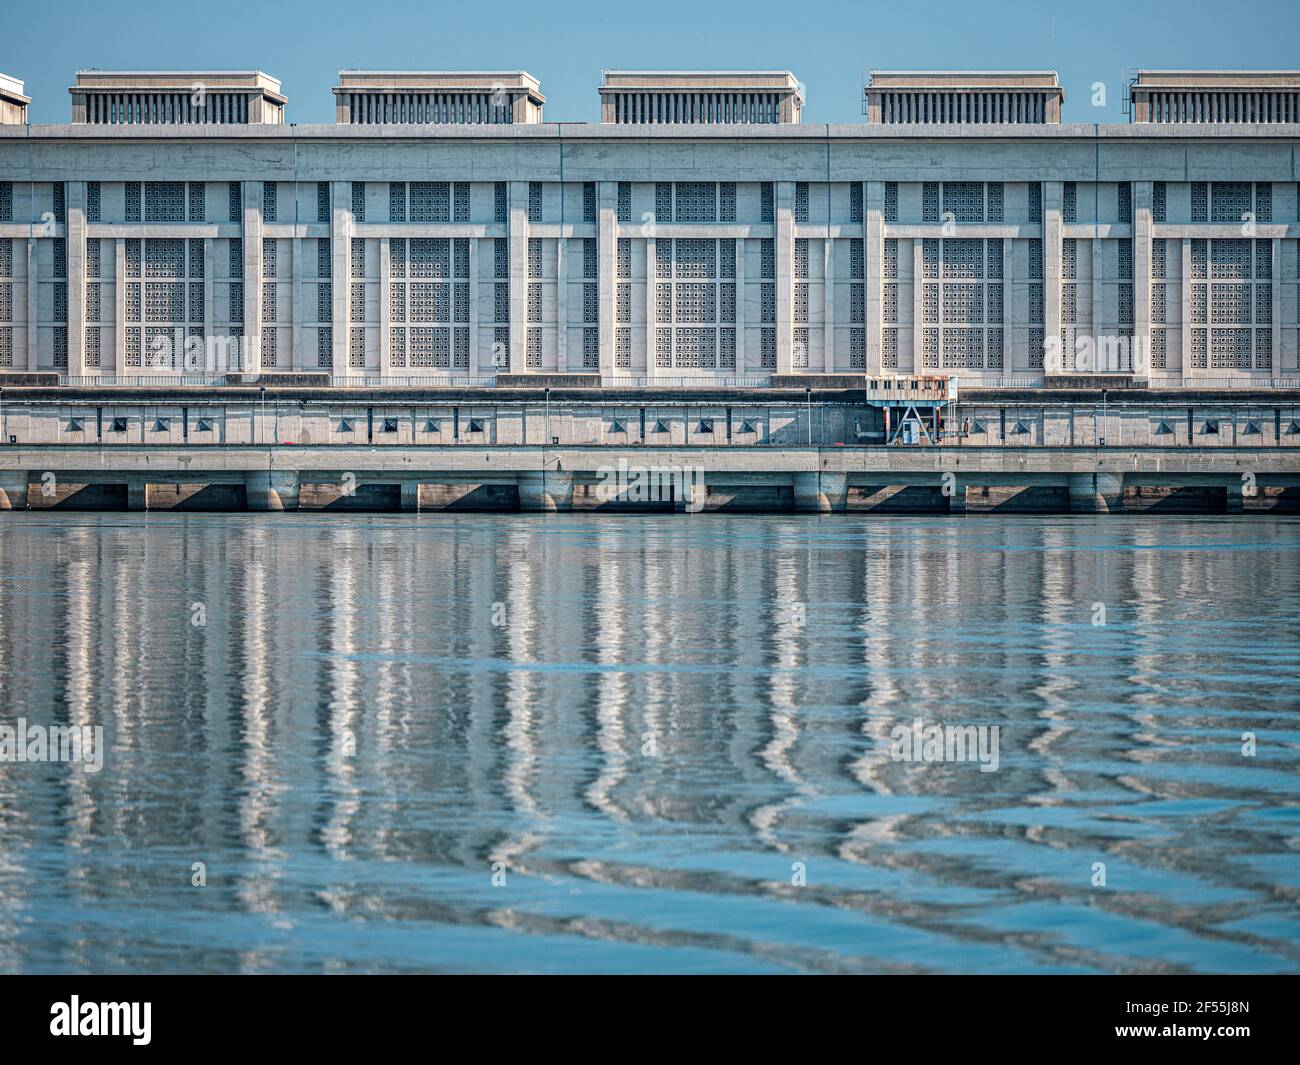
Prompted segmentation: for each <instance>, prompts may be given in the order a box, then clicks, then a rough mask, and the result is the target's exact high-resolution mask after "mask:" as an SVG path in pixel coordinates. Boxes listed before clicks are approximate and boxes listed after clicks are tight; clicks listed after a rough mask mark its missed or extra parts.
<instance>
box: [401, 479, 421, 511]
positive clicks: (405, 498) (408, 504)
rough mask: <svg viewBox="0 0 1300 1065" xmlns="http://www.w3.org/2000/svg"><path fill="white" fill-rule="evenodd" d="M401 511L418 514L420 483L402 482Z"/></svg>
mask: <svg viewBox="0 0 1300 1065" xmlns="http://www.w3.org/2000/svg"><path fill="white" fill-rule="evenodd" d="M402 510H403V511H411V512H412V513H418V512H419V510H420V482H419V481H403V482H402Z"/></svg>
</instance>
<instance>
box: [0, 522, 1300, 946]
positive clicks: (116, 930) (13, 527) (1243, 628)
mask: <svg viewBox="0 0 1300 1065" xmlns="http://www.w3.org/2000/svg"><path fill="white" fill-rule="evenodd" d="M195 622H200V624H195ZM1298 682H1300V521H1297V520H1295V519H1288V518H1267V517H1260V516H1249V517H1246V518H1229V517H1208V518H1189V519H1177V518H1151V517H1145V518H1123V517H1099V518H1095V519H1094V518H1090V517H1073V518H1070V517H1052V518H1025V517H1015V518H999V517H991V516H979V517H970V518H966V519H959V518H942V519H933V520H931V519H923V518H915V519H911V518H889V519H879V518H876V519H870V518H855V517H851V516H843V515H840V516H833V517H827V518H821V519H819V518H816V517H807V518H804V517H724V516H721V515H695V516H689V515H665V516H654V517H651V516H641V517H625V518H618V517H599V518H596V517H591V518H588V517H578V516H574V517H569V516H564V515H559V516H550V517H543V516H517V517H513V516H512V517H489V516H475V515H464V516H446V515H443V516H430V515H424V516H421V517H418V518H417V517H414V516H409V515H408V516H379V515H376V516H342V515H322V516H315V517H313V516H307V515H294V516H254V515H231V516H181V515H173V516H156V515H148V516H146V515H133V514H103V515H94V514H81V515H76V514H72V515H66V514H60V515H39V514H20V515H11V516H5V517H2V518H0V724H7V725H12V724H14V722H15V720H16V719H17V718H19V717H23V718H25V719H26V721H27V722H28V724H33V723H34V724H42V725H51V724H85V725H92V726H93V725H102V726H103V729H104V741H105V744H106V753H105V757H104V765H103V768H102V770H101V771H100V772H98V773H88V772H86V770H85V769H84V768H82V767H79V766H74V765H67V764H51V763H31V762H24V763H18V762H0V969H4V970H27V971H60V972H62V971H83V970H88V971H119V970H147V971H173V970H177V971H191V970H201V971H241V972H249V971H280V970H291V971H300V970H307V971H320V970H363V971H370V970H377V971H387V970H440V971H543V972H546V971H602V972H625V971H671V972H712V971H742V972H790V971H794V972H809V971H812V972H840V971H891V972H892V971H899V972H907V971H940V972H944V971H949V972H951V971H958V972H967V971H979V972H1117V971H1122V972H1134V971H1137V972H1145V971H1155V972H1177V971H1225V970H1226V971H1234V972H1279V971H1293V972H1294V971H1300V913H1298V912H1297V905H1298V903H1300V834H1298V833H1297V829H1298V828H1300V778H1298V777H1297V768H1298V766H1300V683H1298ZM918 718H919V719H920V720H921V721H922V722H923V724H926V725H929V724H963V725H965V724H976V725H986V726H994V725H996V726H998V728H999V734H998V735H999V745H1000V746H999V761H998V768H997V770H996V771H995V772H981V771H980V770H979V767H978V765H976V764H973V763H970V762H961V763H959V762H934V761H931V762H921V763H917V762H910V763H909V762H903V761H896V760H894V759H893V758H892V757H891V752H890V746H891V742H890V740H891V730H892V729H893V728H894V727H895V726H896V725H900V724H906V725H910V724H911V723H912V722H913V721H914V720H916V719H918ZM1243 733H1253V734H1254V736H1255V743H1256V745H1257V746H1256V753H1255V755H1254V756H1253V757H1251V756H1247V755H1244V754H1243V743H1244V741H1243ZM197 862H202V863H204V867H205V868H206V881H207V882H206V885H205V886H194V885H193V883H192V879H193V878H194V877H195V875H196V874H195V872H194V869H195V865H194V863H197ZM1096 863H1104V868H1105V884H1104V886H1101V885H1100V884H1095V883H1094V880H1096V879H1097V878H1098V875H1099V867H1098V866H1097V865H1096ZM494 871H495V876H494ZM494 880H495V881H496V882H494Z"/></svg>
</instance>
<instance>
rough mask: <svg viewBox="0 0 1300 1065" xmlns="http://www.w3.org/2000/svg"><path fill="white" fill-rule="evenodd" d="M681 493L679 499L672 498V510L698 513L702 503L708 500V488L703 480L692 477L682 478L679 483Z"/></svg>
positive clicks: (702, 507)
mask: <svg viewBox="0 0 1300 1065" xmlns="http://www.w3.org/2000/svg"><path fill="white" fill-rule="evenodd" d="M674 487H676V486H674ZM681 490H682V495H681V498H680V499H674V500H673V510H675V511H676V512H677V513H678V514H698V513H700V512H701V511H702V510H703V509H704V504H705V502H706V501H707V500H708V497H709V490H708V488H707V487H706V486H705V484H704V482H703V481H696V480H695V479H694V478H691V479H690V480H685V479H684V480H683V482H682V484H681Z"/></svg>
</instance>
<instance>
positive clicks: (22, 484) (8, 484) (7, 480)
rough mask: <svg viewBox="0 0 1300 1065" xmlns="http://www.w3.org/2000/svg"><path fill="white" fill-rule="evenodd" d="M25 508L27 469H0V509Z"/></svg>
mask: <svg viewBox="0 0 1300 1065" xmlns="http://www.w3.org/2000/svg"><path fill="white" fill-rule="evenodd" d="M26 509H27V471H26V470H0V510H26Z"/></svg>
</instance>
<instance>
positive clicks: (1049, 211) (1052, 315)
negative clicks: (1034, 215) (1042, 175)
mask: <svg viewBox="0 0 1300 1065" xmlns="http://www.w3.org/2000/svg"><path fill="white" fill-rule="evenodd" d="M1064 199H1065V183H1064V182H1061V181H1044V182H1043V343H1044V344H1045V345H1047V347H1046V349H1045V351H1044V353H1043V373H1044V374H1059V373H1060V372H1061V371H1062V370H1063V369H1064V362H1065V359H1064V356H1065V352H1064V351H1063V350H1062V348H1061V346H1060V344H1061V226H1062V224H1063V222H1062V210H1061V209H1062V205H1063V202H1064Z"/></svg>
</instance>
